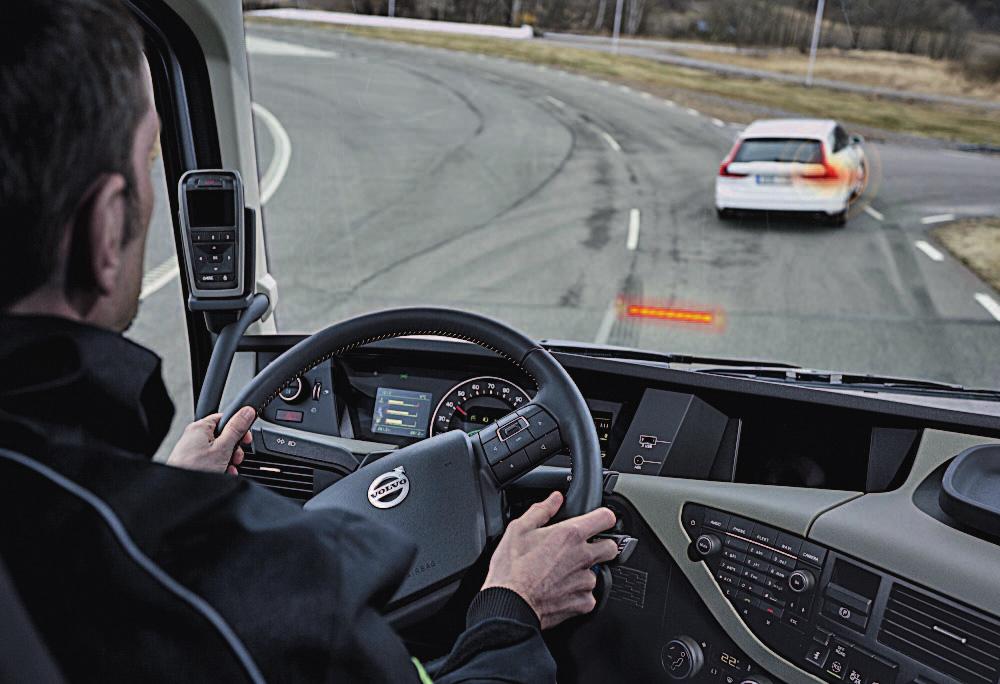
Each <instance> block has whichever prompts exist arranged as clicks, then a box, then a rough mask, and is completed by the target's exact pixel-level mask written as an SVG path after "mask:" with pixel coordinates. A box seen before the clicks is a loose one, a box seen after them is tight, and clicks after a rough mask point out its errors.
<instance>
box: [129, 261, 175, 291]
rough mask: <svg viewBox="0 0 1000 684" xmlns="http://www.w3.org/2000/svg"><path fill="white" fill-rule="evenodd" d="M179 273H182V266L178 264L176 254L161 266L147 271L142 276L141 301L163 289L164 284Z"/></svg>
mask: <svg viewBox="0 0 1000 684" xmlns="http://www.w3.org/2000/svg"><path fill="white" fill-rule="evenodd" d="M178 273H180V267H179V266H178V265H177V257H176V256H172V257H170V258H169V259H167V260H166V261H164V262H163V263H162V264H160V265H159V266H156V267H154V268H152V269H150V270H148V271H146V274H145V275H143V276H142V290H141V291H140V292H139V301H142V300H143V299H145V298H146V297H148V296H149V295H151V294H153V293H154V292H157V291H159V290H161V289H162V288H163V286H164V285H166V284H167V283H169V282H170V281H171V280H173V279H174V278H175V277H177V274H178Z"/></svg>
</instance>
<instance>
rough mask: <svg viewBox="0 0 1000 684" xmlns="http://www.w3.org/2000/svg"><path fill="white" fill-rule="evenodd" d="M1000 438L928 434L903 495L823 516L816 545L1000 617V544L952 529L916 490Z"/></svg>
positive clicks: (870, 499)
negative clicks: (963, 455)
mask: <svg viewBox="0 0 1000 684" xmlns="http://www.w3.org/2000/svg"><path fill="white" fill-rule="evenodd" d="M996 443H1000V440H995V439H987V438H984V437H974V436H970V435H963V434H957V433H953V432H942V431H938V430H926V431H924V435H923V438H922V440H921V442H920V447H919V448H918V450H917V456H916V459H915V461H914V464H913V469H912V470H911V472H910V475H909V477H908V478H907V480H906V482H905V483H904V484H903V486H902V487H900V488H899V489H897V490H895V491H891V492H884V493H879V494H866V495H865V496H863V497H860V498H859V499H856V500H854V501H851V502H850V503H848V504H846V505H844V506H840V507H838V508H835V509H833V510H831V511H829V512H827V513H825V514H824V515H822V516H820V517H819V519H818V520H817V521H816V523H815V524H814V525H813V527H812V529H811V530H810V535H809V536H810V538H812V539H814V540H815V541H817V542H819V543H821V544H824V545H826V546H830V547H832V548H834V549H837V550H839V551H842V552H843V553H845V554H847V555H851V556H854V557H856V558H858V559H859V560H862V561H865V562H867V563H870V564H872V565H874V566H876V567H879V568H882V569H883V570H885V571H886V572H889V573H892V574H896V575H899V576H900V577H903V578H905V579H908V580H910V581H911V582H915V583H917V584H922V585H924V586H925V587H927V588H929V589H933V590H936V591H939V592H941V593H942V594H944V595H946V596H948V597H950V598H953V599H955V600H958V601H962V602H965V603H967V604H969V605H971V606H973V607H976V608H980V609H982V610H984V611H987V612H989V613H992V614H993V615H995V616H1000V578H998V568H1000V546H997V545H995V544H991V543H989V542H987V541H983V540H981V539H979V538H977V537H974V536H972V535H969V534H966V533H964V532H960V531H958V530H955V529H952V528H951V527H948V526H947V525H945V524H944V523H942V522H940V521H938V520H935V519H934V518H932V517H930V516H929V515H927V514H926V513H924V512H923V511H921V510H920V509H919V508H917V507H916V505H915V504H914V503H913V492H914V490H915V489H916V488H917V486H918V485H919V484H920V483H921V482H923V480H925V479H926V478H927V476H928V475H929V474H930V473H931V472H933V471H934V470H935V469H936V468H937V467H939V466H940V465H941V464H942V463H945V462H946V461H948V460H949V459H951V458H952V457H953V456H955V455H957V454H958V453H959V452H960V451H962V450H963V449H966V448H968V447H970V446H974V445H976V444H996Z"/></svg>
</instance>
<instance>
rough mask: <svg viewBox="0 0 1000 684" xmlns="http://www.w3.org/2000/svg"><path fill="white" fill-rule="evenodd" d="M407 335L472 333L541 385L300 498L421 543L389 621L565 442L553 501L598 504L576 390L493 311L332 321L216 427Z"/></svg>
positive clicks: (438, 586)
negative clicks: (340, 361) (343, 360)
mask: <svg viewBox="0 0 1000 684" xmlns="http://www.w3.org/2000/svg"><path fill="white" fill-rule="evenodd" d="M404 335H439V336H444V337H453V338H457V339H462V340H467V341H470V342H474V343H476V344H478V345H480V346H481V347H485V348H486V349H489V350H491V351H493V352H495V353H496V354H498V355H499V356H501V357H503V358H505V359H507V360H508V361H510V362H512V363H513V364H514V365H516V366H517V367H518V368H520V369H522V370H523V371H524V372H525V373H527V374H528V375H529V376H530V377H531V378H532V379H533V380H534V381H535V384H536V385H537V387H538V393H537V394H536V395H535V397H534V399H533V400H532V401H531V402H530V403H528V404H527V405H525V406H522V407H521V408H519V409H517V411H515V412H514V413H510V414H508V415H506V416H504V417H503V418H501V419H500V420H498V421H497V422H496V423H494V424H493V425H491V426H490V427H487V428H485V429H484V430H482V431H480V432H479V433H477V434H476V435H474V436H471V437H470V436H469V435H468V434H466V433H465V432H463V431H461V430H454V431H451V432H446V433H443V434H441V435H437V436H435V437H431V438H429V439H425V440H422V441H420V442H417V443H416V444H413V445H411V446H408V447H405V448H403V449H399V450H397V451H394V452H392V453H390V454H389V455H387V456H385V457H383V458H381V459H379V460H378V461H375V462H374V463H373V464H372V465H371V466H367V467H364V468H360V469H359V470H356V471H355V472H353V473H351V474H350V475H347V476H346V477H344V478H343V479H341V480H339V481H337V482H336V483H335V484H333V485H332V486H330V487H328V488H327V489H325V490H323V491H322V492H320V493H319V494H317V495H316V496H315V497H313V498H312V499H311V500H310V501H308V502H307V503H306V505H305V507H306V509H312V510H315V509H323V508H334V507H336V508H346V509H349V510H352V511H354V512H355V513H357V514H359V515H362V516H364V517H367V518H371V519H372V520H374V521H377V522H379V523H382V524H386V525H389V526H391V527H394V528H396V529H398V530H400V531H401V532H403V533H404V534H406V535H407V536H408V537H409V538H411V539H413V540H414V541H416V542H417V544H418V547H419V550H418V553H417V557H416V559H415V560H414V563H413V566H412V568H411V570H410V572H409V574H408V575H407V577H406V579H405V580H404V581H403V583H402V584H401V585H400V587H399V589H398V590H397V592H396V594H395V595H394V596H393V597H392V600H391V602H390V604H389V607H388V608H389V611H390V612H393V613H395V614H396V619H397V622H411V621H413V620H416V619H420V618H422V617H426V616H428V615H430V614H431V613H433V612H435V611H436V610H437V608H438V607H439V606H440V605H441V603H443V601H445V600H447V598H449V597H450V596H451V595H452V594H453V593H454V591H455V589H457V587H458V583H459V580H460V579H461V577H462V575H463V574H464V573H465V572H466V571H467V570H468V569H469V568H470V567H471V566H472V565H473V564H474V563H475V562H476V560H477V559H478V558H479V557H480V556H481V555H482V553H483V551H484V549H485V548H486V547H487V545H489V544H490V543H492V542H493V541H495V540H497V539H498V538H499V537H500V535H502V534H503V530H504V525H505V523H504V515H503V510H502V506H501V503H502V502H501V496H500V492H501V490H502V489H503V488H504V487H505V486H506V485H508V484H509V483H510V482H512V481H513V480H514V479H516V478H517V477H518V476H520V475H521V474H522V473H524V472H526V471H527V470H530V469H531V468H532V467H534V466H535V465H538V464H539V463H541V462H542V461H543V460H545V459H547V458H548V457H549V456H551V455H552V454H555V453H556V452H558V451H560V450H561V449H562V448H563V447H567V448H568V449H569V451H570V452H571V453H572V455H573V465H572V480H571V482H570V485H569V490H568V491H567V493H566V501H565V503H564V506H563V510H562V512H561V514H562V515H564V516H577V515H581V514H583V513H587V512H589V511H592V510H594V509H595V508H597V507H598V506H600V505H601V488H602V471H601V456H600V447H599V446H598V441H597V431H596V429H595V428H594V422H593V420H592V419H591V417H590V412H589V410H588V409H587V404H586V402H585V401H584V399H583V396H582V395H581V394H580V390H579V389H578V388H577V386H576V384H575V383H574V382H573V380H572V379H571V378H570V377H569V375H568V374H567V373H566V371H565V370H564V369H563V367H562V366H560V365H559V363H558V362H557V361H556V360H555V359H554V358H553V357H552V355H551V354H549V352H548V351H546V350H545V349H543V348H542V347H539V346H538V345H537V344H536V343H535V342H534V341H533V340H531V339H530V338H528V337H526V336H525V335H523V334H521V333H520V332H518V331H516V330H514V329H512V328H510V327H508V326H506V325H504V324H502V323H499V322H497V321H495V320H493V319H490V318H487V317H485V316H480V315H477V314H472V313H466V312H464V311H458V310H454V309H444V308H429V307H428V308H403V309H390V310H386V311H379V312H376V313H372V314H366V315H363V316H358V317H356V318H351V319H348V320H346V321H342V322H340V323H335V324H334V325H331V326H329V327H328V328H326V329H324V330H321V331H319V332H317V333H315V334H313V335H311V336H309V337H308V338H306V339H304V340H302V341H301V342H299V343H298V344H296V345H295V346H294V347H292V348H291V349H289V350H288V351H286V352H285V353H284V354H282V355H281V356H279V357H278V358H277V359H275V360H274V361H272V362H271V363H270V364H269V365H268V366H267V367H266V368H265V369H264V370H263V371H261V373H260V374H259V375H257V376H256V377H255V378H254V379H253V380H251V381H250V383H249V384H248V385H247V386H246V387H244V388H243V390H242V391H241V392H240V393H239V395H238V396H237V397H236V398H235V399H233V401H232V402H231V403H230V404H229V405H228V406H227V407H226V408H225V409H224V410H223V413H222V420H220V421H219V425H218V428H217V431H219V432H221V431H222V428H223V427H224V426H225V425H226V423H228V422H229V420H230V419H231V418H232V417H233V415H234V414H235V413H236V412H237V411H238V410H239V409H240V408H242V407H243V406H252V407H254V408H255V409H256V410H257V414H258V415H260V413H261V411H263V409H264V407H266V406H267V405H268V404H269V403H270V402H271V401H272V400H273V399H274V398H275V397H277V396H278V393H279V392H280V391H281V389H282V388H283V387H285V386H286V385H287V384H289V383H291V382H292V381H294V379H295V378H296V377H298V376H299V375H301V374H302V373H304V372H305V371H307V370H309V369H310V368H313V367H314V366H317V365H319V364H320V363H322V362H324V361H326V360H327V359H330V358H331V357H334V356H337V355H338V354H343V353H344V352H347V351H349V350H351V349H355V348H357V347H360V346H362V345H365V344H368V343H371V342H376V341H378V340H385V339H389V338H393V337H400V336H404Z"/></svg>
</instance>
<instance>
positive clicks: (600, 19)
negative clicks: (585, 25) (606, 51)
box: [594, 0, 608, 31]
mask: <svg viewBox="0 0 1000 684" xmlns="http://www.w3.org/2000/svg"><path fill="white" fill-rule="evenodd" d="M607 9H608V0H597V18H596V19H594V30H595V31H600V30H601V29H602V28H604V13H605V12H606V11H607Z"/></svg>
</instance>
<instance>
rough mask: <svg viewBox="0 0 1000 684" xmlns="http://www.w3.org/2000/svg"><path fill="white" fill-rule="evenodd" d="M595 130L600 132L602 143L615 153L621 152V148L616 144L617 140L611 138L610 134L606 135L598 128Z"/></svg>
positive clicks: (606, 133) (605, 132)
mask: <svg viewBox="0 0 1000 684" xmlns="http://www.w3.org/2000/svg"><path fill="white" fill-rule="evenodd" d="M597 130H598V131H599V132H600V134H601V137H602V138H604V142H606V143H607V144H608V145H609V146H610V147H611V149H613V150H614V151H615V152H621V151H622V146H621V145H619V144H618V141H617V140H615V139H614V138H612V137H611V134H610V133H608V132H607V131H602V130H601V129H600V128H598V129H597Z"/></svg>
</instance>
